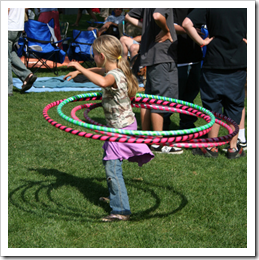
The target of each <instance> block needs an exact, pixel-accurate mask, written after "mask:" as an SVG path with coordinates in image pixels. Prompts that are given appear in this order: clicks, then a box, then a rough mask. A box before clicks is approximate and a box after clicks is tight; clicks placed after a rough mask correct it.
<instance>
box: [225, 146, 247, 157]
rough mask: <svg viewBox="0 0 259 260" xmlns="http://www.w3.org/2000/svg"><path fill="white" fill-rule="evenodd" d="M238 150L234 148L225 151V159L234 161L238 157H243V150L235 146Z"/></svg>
mask: <svg viewBox="0 0 259 260" xmlns="http://www.w3.org/2000/svg"><path fill="white" fill-rule="evenodd" d="M237 148H238V149H235V148H228V151H227V158H228V159H236V158H239V157H243V156H245V153H244V150H243V148H242V147H240V146H239V145H238V146H237Z"/></svg>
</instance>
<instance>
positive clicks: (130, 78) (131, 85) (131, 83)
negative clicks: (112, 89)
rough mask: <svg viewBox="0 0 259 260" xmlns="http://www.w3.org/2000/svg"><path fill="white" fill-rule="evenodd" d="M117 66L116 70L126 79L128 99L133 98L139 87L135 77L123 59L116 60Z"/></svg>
mask: <svg viewBox="0 0 259 260" xmlns="http://www.w3.org/2000/svg"><path fill="white" fill-rule="evenodd" d="M117 64H118V68H119V69H120V70H122V72H123V73H124V75H125V77H126V79H127V85H128V95H129V97H135V96H136V94H137V92H138V89H139V85H138V80H137V78H136V76H135V75H134V74H133V73H132V70H131V69H130V64H129V62H128V61H127V60H126V59H124V58H119V59H118V60H117Z"/></svg>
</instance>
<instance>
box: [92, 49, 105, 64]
mask: <svg viewBox="0 0 259 260" xmlns="http://www.w3.org/2000/svg"><path fill="white" fill-rule="evenodd" d="M93 53H94V61H95V63H96V65H97V67H102V66H103V63H104V56H103V54H102V53H99V52H97V51H96V50H95V49H93Z"/></svg>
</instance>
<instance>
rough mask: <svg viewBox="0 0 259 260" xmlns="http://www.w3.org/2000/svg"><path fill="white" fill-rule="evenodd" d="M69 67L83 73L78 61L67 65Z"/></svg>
mask: <svg viewBox="0 0 259 260" xmlns="http://www.w3.org/2000/svg"><path fill="white" fill-rule="evenodd" d="M67 67H68V68H69V67H74V68H75V69H77V70H79V71H81V68H83V67H82V66H81V65H80V64H79V63H78V62H77V61H71V62H69V63H68V64H67Z"/></svg>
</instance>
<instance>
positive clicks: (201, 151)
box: [192, 147, 219, 158]
mask: <svg viewBox="0 0 259 260" xmlns="http://www.w3.org/2000/svg"><path fill="white" fill-rule="evenodd" d="M192 154H193V155H203V156H205V157H211V158H217V157H218V154H219V151H218V148H216V147H212V148H211V149H208V148H204V147H202V148H195V149H193V150H192Z"/></svg>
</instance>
